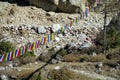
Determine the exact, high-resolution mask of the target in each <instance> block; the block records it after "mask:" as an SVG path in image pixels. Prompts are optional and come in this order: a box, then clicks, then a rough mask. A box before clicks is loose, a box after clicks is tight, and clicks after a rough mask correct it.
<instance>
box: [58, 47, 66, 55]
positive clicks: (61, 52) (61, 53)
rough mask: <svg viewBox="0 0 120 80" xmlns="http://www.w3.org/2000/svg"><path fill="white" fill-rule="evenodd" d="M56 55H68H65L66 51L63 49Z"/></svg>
mask: <svg viewBox="0 0 120 80" xmlns="http://www.w3.org/2000/svg"><path fill="white" fill-rule="evenodd" d="M58 54H60V55H61V56H65V55H67V54H68V53H67V51H66V50H65V49H63V48H62V49H61V50H60V51H59V52H58Z"/></svg>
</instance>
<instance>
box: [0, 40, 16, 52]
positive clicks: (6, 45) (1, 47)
mask: <svg viewBox="0 0 120 80" xmlns="http://www.w3.org/2000/svg"><path fill="white" fill-rule="evenodd" d="M14 49H15V46H14V45H13V44H12V43H11V42H9V41H7V42H5V41H2V42H0V54H3V53H6V52H10V51H14Z"/></svg>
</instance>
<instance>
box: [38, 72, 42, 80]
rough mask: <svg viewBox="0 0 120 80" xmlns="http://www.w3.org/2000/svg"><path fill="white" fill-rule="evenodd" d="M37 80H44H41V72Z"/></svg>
mask: <svg viewBox="0 0 120 80" xmlns="http://www.w3.org/2000/svg"><path fill="white" fill-rule="evenodd" d="M37 80H42V78H41V72H39V74H38V77H37Z"/></svg>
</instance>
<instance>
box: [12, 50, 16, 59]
mask: <svg viewBox="0 0 120 80" xmlns="http://www.w3.org/2000/svg"><path fill="white" fill-rule="evenodd" d="M15 53H16V49H15V50H14V51H13V55H12V58H13V59H14V58H15Z"/></svg>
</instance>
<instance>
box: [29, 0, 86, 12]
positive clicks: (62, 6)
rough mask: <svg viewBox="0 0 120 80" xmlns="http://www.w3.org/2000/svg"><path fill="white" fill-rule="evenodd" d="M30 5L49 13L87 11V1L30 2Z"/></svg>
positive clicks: (30, 0)
mask: <svg viewBox="0 0 120 80" xmlns="http://www.w3.org/2000/svg"><path fill="white" fill-rule="evenodd" d="M28 1H29V3H30V4H32V5H35V6H37V7H40V8H43V9H45V10H47V11H62V12H68V13H76V12H80V11H81V10H85V4H87V3H88V2H87V0H28Z"/></svg>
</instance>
